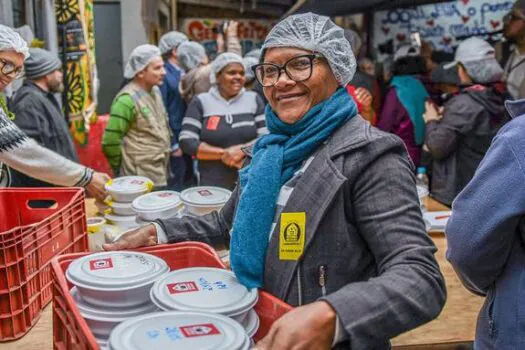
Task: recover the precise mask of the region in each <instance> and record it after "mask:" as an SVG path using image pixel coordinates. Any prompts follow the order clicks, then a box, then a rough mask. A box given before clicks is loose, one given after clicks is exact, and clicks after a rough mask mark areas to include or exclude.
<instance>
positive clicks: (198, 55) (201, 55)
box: [177, 41, 207, 72]
mask: <svg viewBox="0 0 525 350" xmlns="http://www.w3.org/2000/svg"><path fill="white" fill-rule="evenodd" d="M206 57H207V55H206V49H205V48H204V46H202V45H201V44H199V43H198V42H196V41H186V42H183V43H182V44H180V45H179V47H178V48H177V59H178V60H179V63H180V65H181V67H182V69H184V71H186V72H189V71H190V70H192V69H193V68H196V67H198V66H199V65H200V64H201V63H202V62H203V61H204V60H205V59H206Z"/></svg>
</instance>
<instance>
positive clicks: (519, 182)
mask: <svg viewBox="0 0 525 350" xmlns="http://www.w3.org/2000/svg"><path fill="white" fill-rule="evenodd" d="M512 127H513V125H511V124H507V127H505V129H502V131H503V130H507V131H509V130H511V128H512ZM518 130H523V129H518ZM515 133H516V135H515V136H514V137H515V138H518V139H522V138H523V136H522V135H521V134H519V132H517V131H516V132H515ZM519 142H520V143H521V145H520V147H515V145H513V143H514V142H513V140H512V138H509V137H508V135H507V133H500V134H499V135H498V136H496V137H495V138H494V142H493V144H492V146H491V147H490V148H489V150H488V152H487V154H486V155H485V158H484V160H483V161H482V162H481V164H480V166H479V168H478V170H477V171H476V174H475V175H474V177H473V179H472V181H471V182H470V183H469V184H468V185H467V187H466V188H465V189H464V190H463V191H462V192H461V193H460V195H459V196H458V197H457V199H456V200H455V201H454V203H453V205H452V216H451V218H450V220H449V222H448V225H447V228H446V237H447V242H448V251H447V259H448V260H449V261H450V263H451V264H452V266H454V268H455V269H456V271H457V272H458V273H459V275H460V277H461V279H462V281H463V283H464V284H465V286H466V287H467V288H469V289H470V290H471V291H473V292H475V293H476V294H486V293H487V291H488V290H489V288H490V287H491V285H492V284H493V283H494V282H495V281H496V279H497V278H498V277H499V276H500V275H501V273H502V272H503V270H504V268H505V266H506V263H507V261H508V258H509V255H510V252H511V250H512V247H513V246H514V245H515V244H520V243H518V242H516V238H517V235H516V232H517V230H518V227H519V224H520V220H522V217H523V215H524V214H525V196H524V195H523V193H525V176H524V171H523V169H525V164H523V162H520V157H519V156H517V155H519V154H520V153H522V152H523V146H525V142H523V141H521V140H520V141H519Z"/></svg>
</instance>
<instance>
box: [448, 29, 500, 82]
mask: <svg viewBox="0 0 525 350" xmlns="http://www.w3.org/2000/svg"><path fill="white" fill-rule="evenodd" d="M457 63H461V64H462V65H463V67H465V70H466V71H467V74H468V75H469V76H470V77H471V78H472V80H473V81H474V82H475V83H479V84H487V83H495V82H498V81H500V80H501V79H502V77H503V74H504V71H503V68H501V66H500V64H499V63H498V61H497V60H496V50H495V49H494V48H493V47H492V46H491V45H490V44H489V43H488V42H486V41H485V40H482V39H480V38H475V37H474V38H470V39H467V40H464V41H463V42H461V44H459V46H458V48H457V50H456V55H455V61H454V62H452V63H451V64H449V65H448V66H447V68H448V67H450V66H451V65H455V64H457Z"/></svg>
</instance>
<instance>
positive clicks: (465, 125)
mask: <svg viewBox="0 0 525 350" xmlns="http://www.w3.org/2000/svg"><path fill="white" fill-rule="evenodd" d="M479 113H483V110H482V107H480V106H478V105H477V104H474V103H473V100H472V99H471V98H470V97H468V96H467V95H458V96H456V97H454V99H453V100H451V101H450V103H448V104H446V105H445V111H444V113H443V119H441V120H440V121H439V122H438V121H431V122H429V123H428V124H427V125H426V133H425V144H426V145H427V147H428V149H429V150H430V153H431V154H432V157H433V158H434V159H437V160H441V159H445V158H447V157H448V156H449V155H450V154H451V153H452V152H454V151H455V150H456V147H457V144H458V140H459V139H460V137H461V135H464V134H466V133H467V132H469V131H470V130H471V129H472V127H473V123H474V121H475V120H477V118H476V116H477V115H478V114H479Z"/></svg>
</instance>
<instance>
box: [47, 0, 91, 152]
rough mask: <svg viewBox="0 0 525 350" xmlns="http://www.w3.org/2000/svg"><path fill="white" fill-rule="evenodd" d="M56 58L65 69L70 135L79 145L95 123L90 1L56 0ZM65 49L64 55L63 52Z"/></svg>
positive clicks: (84, 141)
mask: <svg viewBox="0 0 525 350" xmlns="http://www.w3.org/2000/svg"><path fill="white" fill-rule="evenodd" d="M55 14H56V18H57V24H58V47H59V54H60V57H61V58H63V57H64V56H63V55H64V54H65V58H66V62H67V67H66V75H65V77H64V79H65V80H66V84H65V85H66V87H67V92H66V93H67V101H68V105H67V108H64V109H65V110H67V111H68V114H69V120H70V121H71V133H72V135H73V138H74V139H75V140H76V141H77V142H78V143H79V144H80V145H86V144H87V140H88V138H87V133H88V132H89V125H90V124H91V123H92V122H94V121H95V120H96V113H95V107H96V86H95V85H96V81H97V80H96V65H95V32H94V28H95V25H94V21H93V0H56V1H55ZM64 50H65V53H64Z"/></svg>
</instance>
